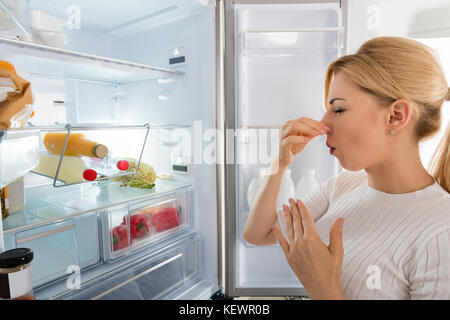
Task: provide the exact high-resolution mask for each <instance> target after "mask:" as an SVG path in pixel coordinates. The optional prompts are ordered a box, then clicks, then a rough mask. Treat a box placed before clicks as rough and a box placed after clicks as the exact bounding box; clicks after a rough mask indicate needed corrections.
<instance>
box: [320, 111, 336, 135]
mask: <svg viewBox="0 0 450 320" xmlns="http://www.w3.org/2000/svg"><path fill="white" fill-rule="evenodd" d="M320 122H322V123H323V124H324V125H325V126H327V127H328V128H330V129H331V131H327V134H330V133H331V132H332V131H333V126H332V125H331V123H330V121H328V120H327V115H324V116H323V118H322V119H321V120H320Z"/></svg>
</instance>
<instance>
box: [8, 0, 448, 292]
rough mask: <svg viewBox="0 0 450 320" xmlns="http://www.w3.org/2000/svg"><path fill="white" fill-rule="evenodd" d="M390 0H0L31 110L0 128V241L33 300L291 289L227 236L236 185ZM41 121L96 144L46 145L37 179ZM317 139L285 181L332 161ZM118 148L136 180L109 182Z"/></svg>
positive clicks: (243, 205)
mask: <svg viewBox="0 0 450 320" xmlns="http://www.w3.org/2000/svg"><path fill="white" fill-rule="evenodd" d="M391 5H392V4H391V3H385V2H383V1H370V0H367V1H355V0H353V1H352V0H342V1H335V0H306V1H305V0H282V1H270V0H242V1H241V0H235V1H221V0H218V1H215V0H152V1H147V0H128V1H116V2H114V5H111V2H110V1H105V0H95V1H87V0H74V1H72V0H71V1H68V0H63V1H61V0H58V1H57V0H20V1H12V0H1V1H0V6H1V8H2V10H1V16H0V18H1V20H0V22H1V24H0V48H1V50H0V60H6V61H8V62H10V63H12V64H13V65H14V67H15V68H16V70H17V73H18V74H19V75H20V76H22V77H23V78H24V79H26V80H27V81H29V82H30V84H31V88H32V92H33V109H34V111H35V113H34V116H33V117H32V118H31V119H30V120H29V121H28V124H27V126H26V127H25V128H22V129H10V130H6V131H2V138H1V142H0V162H1V168H0V178H1V185H0V186H1V187H4V186H6V185H8V184H10V183H11V182H13V181H17V180H16V179H22V177H23V181H22V180H21V181H22V183H23V186H24V201H23V202H24V206H23V208H22V209H20V210H18V211H16V212H11V213H9V216H7V217H6V218H4V219H3V221H2V229H3V230H2V232H1V234H2V236H1V242H0V249H1V250H8V249H12V248H19V247H27V248H31V249H32V250H33V251H34V258H33V261H32V271H33V279H32V280H33V290H34V293H35V295H36V298H38V299H93V300H97V299H211V298H212V299H219V298H228V297H238V296H304V295H306V291H305V289H304V288H303V286H302V284H301V283H300V282H299V280H298V279H297V278H296V276H295V274H294V273H293V272H292V270H291V269H290V267H289V265H288V264H287V262H286V260H285V257H284V254H283V252H282V250H281V248H280V247H279V246H278V245H270V246H254V245H252V244H250V243H248V242H246V241H245V240H244V239H243V237H242V230H243V226H244V224H245V221H246V219H247V216H248V213H249V211H250V208H249V201H248V198H247V196H248V188H249V185H250V183H251V181H252V178H253V176H254V174H255V172H258V170H259V169H261V168H264V167H266V166H268V165H269V163H270V160H271V158H272V157H273V155H274V154H275V153H276V152H277V150H278V141H279V134H280V128H281V126H282V125H283V124H284V123H285V122H286V121H288V120H292V119H297V118H299V117H302V116H304V117H309V118H314V119H317V120H320V119H321V118H322V116H323V114H324V111H325V110H324V108H323V105H322V95H323V81H324V74H325V70H326V68H327V66H328V64H329V63H331V62H332V61H333V60H335V59H337V58H338V57H339V56H341V55H343V54H346V52H350V51H351V50H355V48H357V46H358V45H360V44H361V43H362V42H363V41H364V40H365V39H368V38H370V37H373V36H376V35H378V34H395V31H396V30H399V28H397V27H395V28H391V29H389V30H381V29H380V28H378V29H377V27H376V26H377V25H376V23H375V24H374V23H365V21H360V20H357V18H358V17H362V16H363V15H369V18H371V19H372V20H371V21H373V19H375V22H376V21H377V20H376V17H377V16H376V12H377V11H376V10H377V8H378V9H379V8H382V9H383V10H385V9H386V8H387V9H386V10H387V11H389V10H390V7H389V6H391ZM367 8H371V10H372V11H370V10H367ZM373 10H375V11H373ZM380 10H381V9H380ZM383 10H381V11H382V12H384V11H383ZM349 12H350V13H351V15H350V14H349ZM373 12H375V18H374V17H373V15H374V13H373ZM409 16H413V13H410V14H409ZM350 17H352V19H353V20H352V19H349V18H350ZM373 25H375V27H373ZM421 28H422V29H421V30H427V28H426V25H423V26H421ZM434 28H435V29H436V30H442V28H441V26H439V25H436V26H434ZM408 30H409V29H408ZM349 31H353V32H349ZM400 32H405V31H404V30H400ZM52 133H63V134H65V137H66V138H65V139H66V140H65V142H64V143H63V148H68V145H69V143H68V141H69V140H67V139H69V138H68V137H70V136H72V137H76V136H77V135H80V134H81V135H83V136H84V137H87V138H88V139H89V140H91V141H97V142H101V143H102V144H104V145H106V146H107V148H108V151H109V153H108V156H107V157H106V158H102V159H98V158H95V157H89V156H82V157H77V156H74V157H72V156H68V155H65V154H64V152H61V151H60V153H59V155H58V156H55V155H52V156H51V157H52V159H53V160H52V162H51V167H52V170H53V171H52V172H53V175H51V174H48V171H49V170H48V168H47V169H46V170H47V171H45V170H44V169H42V168H41V169H39V168H40V166H41V164H42V163H43V161H44V160H42V159H43V157H45V156H48V157H50V156H49V155H48V149H46V148H48V146H47V145H46V144H45V141H46V140H45V139H46V138H45V137H46V136H47V135H48V134H52ZM47 137H48V136H47ZM325 140H326V137H324V136H321V137H317V138H316V139H315V140H313V141H311V143H310V144H308V146H307V147H306V148H305V149H304V150H303V152H302V154H301V156H298V157H296V158H295V159H294V161H293V162H292V164H291V165H290V169H291V177H292V179H293V181H295V182H297V181H298V180H299V178H300V173H301V170H302V169H305V168H310V169H315V170H316V179H317V180H318V182H319V183H323V182H325V181H326V180H327V179H328V178H329V177H331V176H333V175H337V174H339V172H340V171H341V170H343V169H342V167H340V165H339V163H338V162H337V160H336V159H335V158H334V157H333V156H331V155H330V154H329V153H328V148H327V147H326V145H325ZM64 150H66V149H64ZM61 154H62V155H61ZM130 158H131V159H134V160H133V161H134V162H131V161H130V162H127V163H128V164H129V165H131V164H133V163H134V167H132V169H133V170H134V169H135V168H136V167H139V168H140V169H142V168H144V167H145V166H146V165H150V166H151V167H152V168H153V169H154V172H155V174H156V175H157V176H158V177H157V178H156V180H155V185H154V186H153V187H150V188H149V187H148V186H147V187H146V188H138V187H136V186H134V187H133V186H131V185H130V183H131V182H130V181H128V183H129V184H128V185H123V183H124V181H126V178H125V177H128V176H129V175H130V174H131V173H136V172H138V171H133V170H132V171H124V170H122V169H120V168H119V166H118V165H117V164H118V161H121V160H124V159H130ZM46 161H47V162H48V161H50V160H46ZM127 161H128V160H127ZM65 164H66V167H65V168H64V166H65ZM68 167H69V169H70V170H71V171H73V172H74V171H76V172H75V173H73V172H72V173H73V174H75V175H76V177H75V178H73V179H72V178H70V179H69V178H68V177H63V174H65V171H67V170H68V169H67V168H68ZM73 168H77V169H76V170H75V169H73ZM88 169H89V170H93V171H95V173H96V175H95V177H94V178H93V179H91V178H87V176H84V175H83V174H84V173H85V171H86V170H88ZM70 170H69V171H70ZM136 170H137V169H136ZM50 171H51V170H50ZM91 172H92V171H91ZM80 175H81V178H80ZM163 214H166V215H163ZM136 216H139V217H142V216H144V217H146V218H147V219H148V221H147V222H146V223H148V226H147V227H148V229H146V230H144V231H145V232H144V234H142V233H139V232H137V231H136V230H135V229H133V222H132V220H133V219H135V218H136ZM158 216H159V217H161V216H163V218H157V217H158ZM136 219H137V218H136ZM174 221H175V222H174ZM147 227H146V228H147ZM116 228H117V229H116ZM119 229H120V230H122V231H123V233H122V234H121V235H119V234H118V232H119V231H118V230H119ZM141 231H142V229H141ZM115 232H117V233H115ZM122 237H123V238H122Z"/></svg>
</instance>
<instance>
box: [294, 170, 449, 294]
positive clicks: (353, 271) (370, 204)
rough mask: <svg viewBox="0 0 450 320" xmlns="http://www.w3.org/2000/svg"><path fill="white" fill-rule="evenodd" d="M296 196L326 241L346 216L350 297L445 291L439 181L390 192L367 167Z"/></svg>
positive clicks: (445, 236) (445, 231) (444, 200)
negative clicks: (372, 182) (375, 183)
mask: <svg viewBox="0 0 450 320" xmlns="http://www.w3.org/2000/svg"><path fill="white" fill-rule="evenodd" d="M300 199H301V200H302V201H303V202H304V203H305V205H306V206H307V207H308V209H309V211H310V213H311V215H312V217H313V219H314V222H315V226H316V229H317V232H318V234H319V235H320V237H321V239H322V240H323V241H324V243H325V244H326V245H328V244H329V241H330V228H331V225H332V224H333V222H334V221H335V220H336V219H337V218H338V217H344V218H345V223H344V229H343V244H344V260H343V264H342V278H341V283H342V288H343V290H344V292H345V295H346V297H347V299H450V194H449V193H448V192H447V191H445V190H444V189H443V188H442V187H441V186H440V185H439V184H438V183H437V182H436V181H435V183H434V184H433V185H431V186H428V187H426V188H425V189H422V190H418V191H415V192H410V193H403V194H389V193H385V192H381V191H378V190H376V189H373V188H372V187H370V186H369V185H368V180H367V174H366V172H365V171H364V170H361V171H343V172H341V173H340V174H339V175H337V176H333V177H331V178H329V179H328V180H327V181H325V182H324V183H323V184H321V185H320V186H319V187H318V188H316V189H315V190H314V191H312V192H311V193H309V194H307V195H306V196H304V197H302V198H300Z"/></svg>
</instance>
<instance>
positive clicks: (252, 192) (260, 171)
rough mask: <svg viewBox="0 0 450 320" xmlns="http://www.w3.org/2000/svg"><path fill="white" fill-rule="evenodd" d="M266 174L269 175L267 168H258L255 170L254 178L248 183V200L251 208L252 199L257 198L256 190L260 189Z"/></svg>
mask: <svg viewBox="0 0 450 320" xmlns="http://www.w3.org/2000/svg"><path fill="white" fill-rule="evenodd" d="M266 175H267V169H266V168H257V169H256V170H255V171H254V172H253V178H252V180H251V181H250V184H249V185H248V189H247V202H248V207H249V209H250V208H251V207H252V201H253V199H254V198H255V196H256V192H257V191H258V188H259V186H260V185H261V183H262V181H263V179H264V177H265V176H266Z"/></svg>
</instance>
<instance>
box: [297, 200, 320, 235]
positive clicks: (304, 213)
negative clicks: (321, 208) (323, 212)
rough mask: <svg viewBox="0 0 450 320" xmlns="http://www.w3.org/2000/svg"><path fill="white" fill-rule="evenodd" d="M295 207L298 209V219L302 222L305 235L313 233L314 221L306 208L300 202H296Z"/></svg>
mask: <svg viewBox="0 0 450 320" xmlns="http://www.w3.org/2000/svg"><path fill="white" fill-rule="evenodd" d="M295 207H297V208H298V210H299V213H300V217H301V219H302V222H303V229H304V233H305V235H306V234H307V233H309V232H313V231H314V230H315V227H314V220H313V218H312V217H311V214H310V213H309V210H308V208H307V207H306V206H305V204H304V203H303V202H302V201H301V200H297V205H295Z"/></svg>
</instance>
